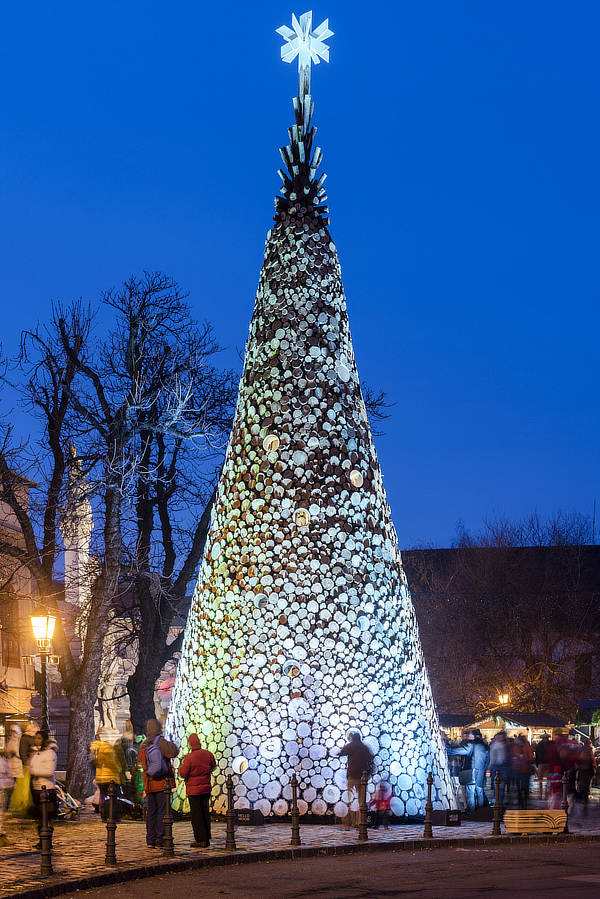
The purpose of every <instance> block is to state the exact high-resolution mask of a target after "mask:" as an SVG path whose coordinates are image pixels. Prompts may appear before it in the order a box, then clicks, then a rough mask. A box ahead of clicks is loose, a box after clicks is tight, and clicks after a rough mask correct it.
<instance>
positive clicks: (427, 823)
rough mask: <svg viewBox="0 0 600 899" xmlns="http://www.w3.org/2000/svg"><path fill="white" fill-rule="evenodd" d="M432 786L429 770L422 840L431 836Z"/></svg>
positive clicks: (431, 775) (431, 776)
mask: <svg viewBox="0 0 600 899" xmlns="http://www.w3.org/2000/svg"><path fill="white" fill-rule="evenodd" d="M432 786H433V774H432V773H431V771H430V772H429V774H428V775H427V802H426V803H425V825H424V827H423V839H424V840H430V839H431V838H432V837H433V827H432V825H431V813H432V811H433V802H432V801H431V788H432Z"/></svg>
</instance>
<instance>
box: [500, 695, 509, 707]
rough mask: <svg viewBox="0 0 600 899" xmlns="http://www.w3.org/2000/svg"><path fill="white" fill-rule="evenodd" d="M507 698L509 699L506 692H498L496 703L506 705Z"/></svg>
mask: <svg viewBox="0 0 600 899" xmlns="http://www.w3.org/2000/svg"><path fill="white" fill-rule="evenodd" d="M509 700H510V696H509V695H508V693H499V694H498V704H499V705H508V702H509Z"/></svg>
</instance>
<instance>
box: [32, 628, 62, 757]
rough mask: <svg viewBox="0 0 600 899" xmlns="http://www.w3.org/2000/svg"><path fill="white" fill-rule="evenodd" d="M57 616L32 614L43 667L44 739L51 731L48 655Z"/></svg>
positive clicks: (34, 633)
mask: <svg viewBox="0 0 600 899" xmlns="http://www.w3.org/2000/svg"><path fill="white" fill-rule="evenodd" d="M55 624H56V618H55V617H54V615H48V614H45V615H32V616H31V627H32V628H33V636H34V637H35V639H36V641H37V645H38V650H39V653H40V662H41V668H42V689H41V693H40V695H41V699H42V726H41V728H40V730H41V732H42V734H43V736H44V739H47V737H48V735H49V733H50V716H49V714H48V656H49V655H50V649H51V648H52V635H53V634H54V625H55Z"/></svg>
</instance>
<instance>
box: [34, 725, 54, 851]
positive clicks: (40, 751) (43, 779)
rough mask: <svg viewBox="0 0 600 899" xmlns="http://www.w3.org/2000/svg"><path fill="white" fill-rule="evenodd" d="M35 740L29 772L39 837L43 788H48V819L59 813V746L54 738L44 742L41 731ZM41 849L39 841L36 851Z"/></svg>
mask: <svg viewBox="0 0 600 899" xmlns="http://www.w3.org/2000/svg"><path fill="white" fill-rule="evenodd" d="M33 739H34V743H33V745H34V751H33V752H32V754H31V756H30V757H29V771H30V772H31V795H32V797H33V804H34V807H35V811H36V816H37V818H38V821H40V823H39V824H38V836H39V835H40V831H41V828H42V825H41V811H40V797H41V795H42V787H46V792H47V795H48V817H49V819H52V818H56V814H57V811H58V800H57V798H56V763H57V760H58V745H57V743H56V741H55V740H54V739H53V738H52V737H48V738H47V739H46V740H44V737H43V735H42V733H41V731H38V732H37V734H36V735H35V737H34V738H33ZM40 848H41V842H39V841H38V844H37V846H36V849H40Z"/></svg>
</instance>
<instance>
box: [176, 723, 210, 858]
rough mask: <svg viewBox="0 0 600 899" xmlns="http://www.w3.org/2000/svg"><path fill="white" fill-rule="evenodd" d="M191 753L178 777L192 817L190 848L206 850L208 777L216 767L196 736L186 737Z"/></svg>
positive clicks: (208, 820)
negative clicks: (182, 783)
mask: <svg viewBox="0 0 600 899" xmlns="http://www.w3.org/2000/svg"><path fill="white" fill-rule="evenodd" d="M188 743H189V744H190V750H191V752H188V754H187V755H186V756H185V757H184V759H183V761H182V763H181V765H180V766H179V776H180V777H181V778H182V779H183V780H184V781H185V792H186V794H187V797H188V800H189V803H190V812H191V815H192V830H193V831H194V839H193V842H191V843H190V846H193V847H194V848H198V849H208V847H209V846H210V811H209V808H208V802H209V799H210V791H211V789H212V785H211V782H210V775H211V774H212V772H213V771H214V769H215V768H216V767H217V763H216V761H215V757H214V755H213V754H212V752H209V751H208V749H202V747H201V745H200V740H199V738H198V735H197V734H190V735H189V737H188Z"/></svg>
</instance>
